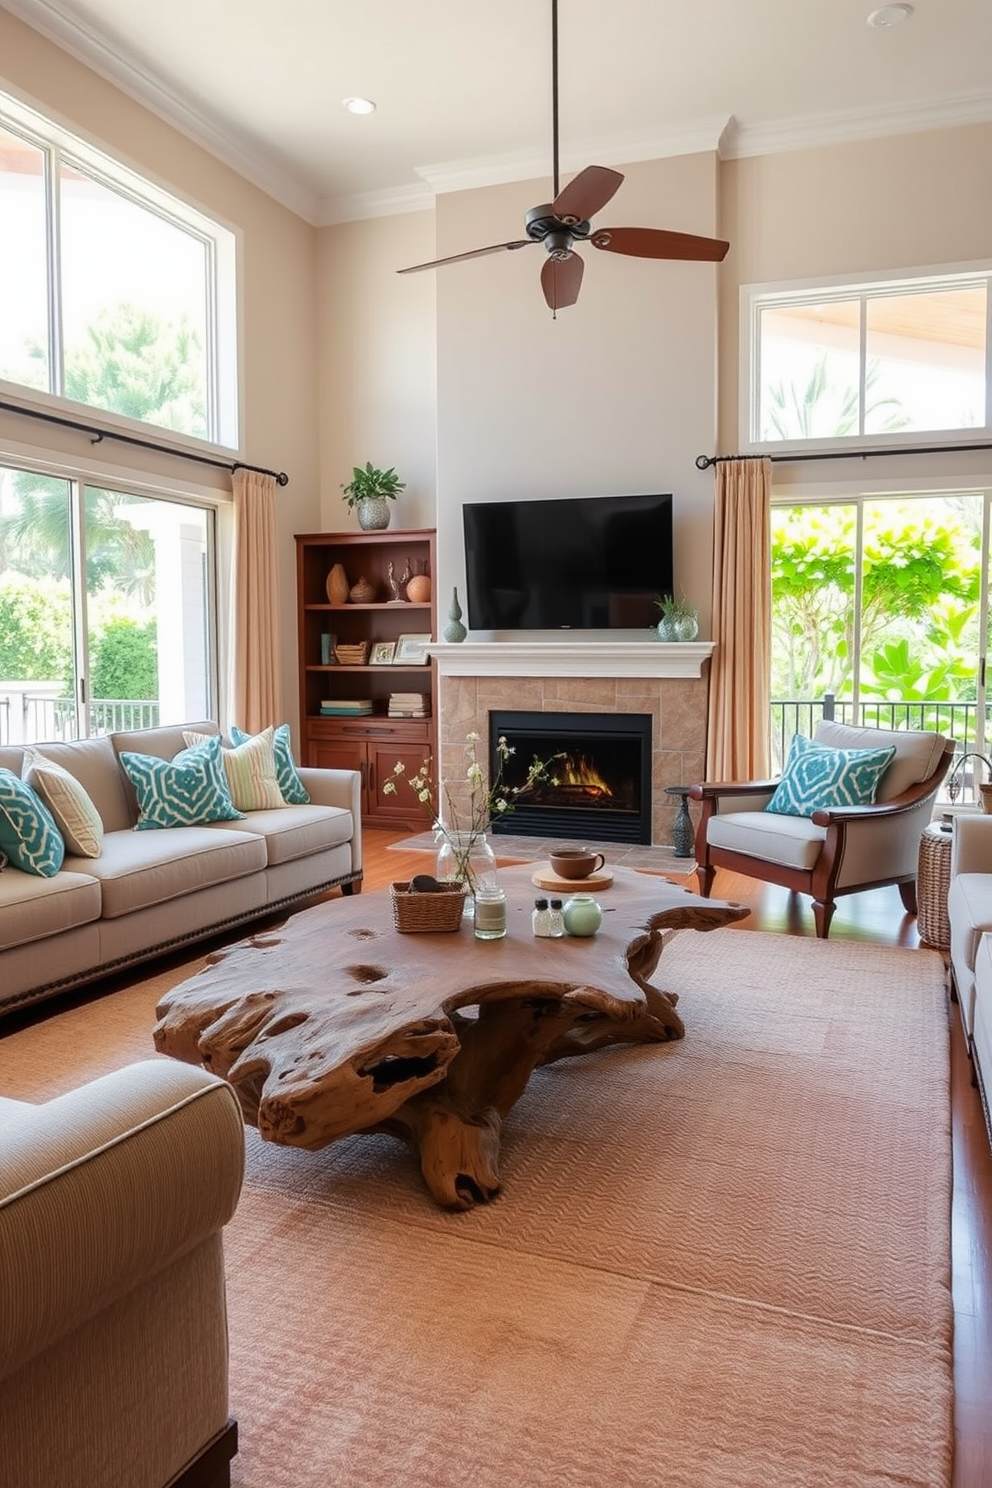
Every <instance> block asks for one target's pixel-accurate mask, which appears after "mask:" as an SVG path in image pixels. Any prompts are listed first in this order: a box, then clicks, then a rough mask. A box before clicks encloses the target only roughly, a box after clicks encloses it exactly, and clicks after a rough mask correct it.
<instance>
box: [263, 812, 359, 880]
mask: <svg viewBox="0 0 992 1488" xmlns="http://www.w3.org/2000/svg"><path fill="white" fill-rule="evenodd" d="M245 826H246V827H249V828H250V829H251V831H252V832H257V833H258V834H259V836H261V837H262V838H263V839H264V841H265V851H266V861H267V862H268V864H269V866H270V867H273V866H274V865H275V864H276V863H289V862H292V861H293V860H294V859H295V858H307V857H309V856H310V854H311V853H316V852H323V851H324V849H325V848H328V847H339V846H340V845H341V843H343V842H350V841H351V839H352V837H353V836H354V835H355V822H354V818H353V817H352V814H351V812H350V811H344V810H342V809H341V807H340V806H284V807H283V808H282V810H280V811H252V812H250V813H249V815H248V817H247V819H246V821H245Z"/></svg>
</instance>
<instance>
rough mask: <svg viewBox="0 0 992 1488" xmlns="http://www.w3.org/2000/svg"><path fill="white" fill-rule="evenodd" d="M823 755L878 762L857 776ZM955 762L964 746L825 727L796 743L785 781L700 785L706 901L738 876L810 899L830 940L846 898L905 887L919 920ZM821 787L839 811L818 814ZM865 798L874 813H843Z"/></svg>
mask: <svg viewBox="0 0 992 1488" xmlns="http://www.w3.org/2000/svg"><path fill="white" fill-rule="evenodd" d="M811 746H813V747H811ZM823 750H830V751H844V752H846V751H857V752H858V754H859V755H862V752H866V751H870V752H871V753H872V754H873V755H877V756H878V758H876V759H873V760H872V761H871V762H870V765H869V762H868V760H867V758H866V757H865V756H864V755H862V758H859V759H857V760H854V761H852V762H851V763H850V769H848V762H847V761H846V760H844V759H843V758H842V757H840V756H838V759H837V760H836V761H835V760H831V759H829V758H828V757H827V756H824V755H822V751H823ZM818 751H819V752H818ZM888 751H892V753H891V754H890V753H888ZM953 753H954V741H953V740H950V739H945V738H944V736H943V735H942V734H936V733H930V732H927V731H925V730H906V731H898V730H892V731H890V730H886V729H876V728H855V727H851V726H849V725H847V724H841V723H834V722H823V723H820V724H819V725H818V726H817V729H816V732H815V734H814V737H813V740H812V741H810V740H799V741H798V744H797V741H793V749H792V750H790V755H789V760H788V761H787V765H786V769H785V771H784V772H783V777H782V779H781V780H779V781H775V780H751V781H745V782H735V783H730V782H707V783H704V784H702V785H694V786H692V788H691V790H690V791H689V795H690V797H691V799H692V800H693V801H699V802H701V803H702V808H703V809H702V815H701V817H700V820H699V825H698V827H697V829H696V877H697V879H698V883H699V892H700V893H701V894H703V895H704V896H706V897H708V896H709V894H710V891H711V890H712V887H713V879H714V876H715V873H716V870H717V868H729V869H731V870H732V871H733V872H735V873H743V874H746V875H747V876H748V877H749V878H758V879H762V880H763V881H764V882H766V883H776V884H781V885H782V886H783V887H784V888H787V889H792V890H794V891H795V892H797V893H800V894H809V895H810V896H811V897H812V900H813V920H814V924H815V927H816V933H817V935H818V936H819V937H820V939H821V940H825V939H826V937H827V935H828V933H829V931H830V921H831V919H832V918H833V914H834V910H835V909H836V907H837V899H838V898H839V897H840V896H841V895H842V894H857V893H859V892H861V891H862V890H864V889H875V888H880V887H881V886H882V885H884V884H897V885H898V887H899V894H900V897H901V899H902V902H903V905H904V906H905V908H906V910H907V912H908V913H909V914H915V913H916V873H917V865H918V861H919V846H920V834H921V832H922V831H923V828H924V827H925V826H926V825H927V823H928V822H929V820H930V817H931V814H932V811H933V802H934V797H935V796H936V794H937V791H938V789H939V787H940V783H941V781H942V780H943V778H944V776H945V775H946V773H947V770H948V768H949V766H950V763H951V757H952V755H953ZM862 767H863V768H862ZM859 770H860V771H861V772H862V775H864V772H865V771H867V776H868V777H870V776H872V775H874V777H875V778H874V780H870V779H869V780H868V785H869V786H870V789H867V790H862V791H859V785H861V786H863V785H864V784H865V779H860V780H859V779H855V778H854V775H853V774H852V773H851V772H854V773H857V772H858V771H859ZM818 788H820V799H825V800H829V801H832V802H834V803H835V804H830V805H818V804H817V790H818ZM773 797H774V798H775V800H774V802H773ZM864 797H867V800H868V801H869V802H870V804H861V805H854V804H836V803H840V802H848V801H851V800H856V799H863V798H864Z"/></svg>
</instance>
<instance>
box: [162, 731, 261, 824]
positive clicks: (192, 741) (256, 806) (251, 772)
mask: <svg viewBox="0 0 992 1488" xmlns="http://www.w3.org/2000/svg"><path fill="white" fill-rule="evenodd" d="M274 733H275V729H271V728H267V729H266V730H265V731H264V733H261V734H256V736H255V737H254V738H252V739H246V740H245V741H244V743H243V744H234V745H232V746H230V747H229V748H225V747H224V744H223V742H222V743H221V759H222V761H223V764H224V773H225V775H226V776H227V784H228V789H229V790H230V792H231V800H232V801H233V802H234V804H235V806H236V807H237V809H238V810H239V811H265V810H270V809H272V808H276V809H278V808H279V807H280V806H285V804H286V802H285V799H284V797H283V794H282V791H281V790H280V789H279V781H278V780H277V779H276V756H275V749H274V747H273V735H274ZM183 738H184V739H185V740H186V743H187V744H188V745H190V746H193V747H195V746H196V745H198V744H205V743H207V742H208V740H209V739H210V735H209V734H198V733H197V732H196V731H195V730H193V729H184V730H183Z"/></svg>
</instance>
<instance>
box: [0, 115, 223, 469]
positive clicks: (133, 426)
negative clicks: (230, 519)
mask: <svg viewBox="0 0 992 1488" xmlns="http://www.w3.org/2000/svg"><path fill="white" fill-rule="evenodd" d="M0 128H3V129H5V130H7V131H9V132H10V133H11V134H14V135H16V136H18V137H19V138H20V139H22V140H23V141H24V142H25V143H26V144H28V145H30V146H31V147H32V148H34V149H37V150H40V151H41V152H42V155H43V157H44V169H45V182H44V187H45V193H44V194H45V203H46V242H47V305H48V325H47V336H48V353H49V369H50V370H49V380H50V383H51V384H53V385H54V386H55V387H57V388H62V387H63V386H64V367H63V347H62V331H61V325H62V318H61V282H60V250H59V230H60V223H59V199H58V198H59V191H58V177H59V165H60V163H64V164H66V165H67V166H69V167H70V168H72V169H74V170H77V171H80V172H82V173H83V174H84V175H85V176H86V177H88V178H90V179H92V180H94V181H95V182H97V183H98V184H99V185H101V186H104V187H106V188H107V189H108V190H110V191H113V192H115V193H116V194H117V195H119V196H122V197H124V198H125V199H126V200H128V201H130V202H131V203H132V204H133V205H135V206H138V207H139V208H141V209H143V210H145V211H148V212H151V213H152V214H154V215H155V216H157V217H159V218H161V219H162V220H163V221H165V222H167V223H169V224H170V225H171V226H173V227H175V228H177V229H179V230H180V231H182V232H185V233H187V234H190V235H191V236H193V237H194V238H196V239H198V240H199V242H201V243H202V244H203V245H204V247H205V249H206V257H205V283H204V301H205V305H206V346H205V348H204V351H205V356H206V372H207V376H206V388H205V403H206V415H207V427H208V435H207V437H205V438H203V437H198V436H196V435H193V434H186V433H183V432H181V431H179V430H174V429H169V428H166V427H165V426H164V425H161V424H154V423H151V422H149V421H146V420H140V419H134V418H129V417H127V416H126V415H124V414H119V413H115V412H112V411H111V410H108V409H105V408H99V407H96V406H94V405H92V404H88V403H79V402H76V401H75V400H74V399H71V398H67V397H66V396H65V395H64V393H63V392H52V391H50V390H47V391H46V390H43V389H40V388H32V387H28V386H27V385H25V384H24V383H16V382H7V381H4V380H2V379H0V396H2V397H3V399H4V400H5V401H7V402H10V403H12V404H14V405H16V406H18V407H24V408H28V409H32V408H33V409H37V410H38V411H39V412H42V413H45V412H47V413H50V414H53V415H64V416H70V417H71V416H74V417H76V418H77V419H78V420H79V421H81V422H85V423H87V424H96V425H104V426H106V427H107V429H108V430H112V429H120V430H122V431H126V432H127V433H129V434H131V435H134V436H141V435H144V437H145V438H154V439H155V440H156V441H157V442H160V443H166V444H168V445H169V446H175V447H177V448H179V449H188V450H192V451H201V452H208V451H209V452H217V453H219V454H222V455H225V456H231V455H234V456H238V455H240V454H242V453H243V451H242V448H241V434H240V431H241V428H242V425H243V421H242V416H241V415H242V393H241V378H240V351H239V346H240V340H241V337H240V316H239V304H240V297H239V294H238V269H239V264H240V259H241V251H242V248H241V234H240V232H239V231H238V230H237V229H235V228H233V227H231V226H230V225H228V224H227V223H224V222H221V221H220V220H219V219H217V218H216V217H213V216H208V215H207V213H205V212H204V211H202V210H201V209H200V208H198V207H196V206H194V205H193V204H192V203H191V202H189V201H185V200H183V199H182V198H180V197H178V196H177V195H176V194H175V192H174V191H171V190H169V189H167V188H165V187H164V186H161V185H159V184H158V183H157V182H156V181H153V180H151V179H150V178H149V177H148V176H147V175H145V174H143V173H141V172H139V171H138V170H136V169H134V168H133V167H131V166H129V165H127V164H125V163H124V162H123V161H122V160H120V159H119V158H116V157H114V156H112V155H110V154H108V153H107V152H106V151H105V150H103V149H100V148H98V147H97V146H95V145H93V144H91V143H90V142H89V141H87V140H85V139H83V138H82V137H81V136H80V135H78V134H76V133H74V132H72V131H70V130H68V129H66V128H65V127H64V126H63V125H61V124H60V123H58V122H57V121H56V120H54V119H52V118H50V117H48V116H46V115H44V114H42V113H40V112H39V111H38V110H37V109H35V108H32V107H31V106H30V105H29V104H27V103H25V102H23V101H22V100H21V99H19V98H18V97H17V96H16V95H15V94H13V93H11V92H10V91H9V90H8V89H7V88H6V87H4V88H2V89H0Z"/></svg>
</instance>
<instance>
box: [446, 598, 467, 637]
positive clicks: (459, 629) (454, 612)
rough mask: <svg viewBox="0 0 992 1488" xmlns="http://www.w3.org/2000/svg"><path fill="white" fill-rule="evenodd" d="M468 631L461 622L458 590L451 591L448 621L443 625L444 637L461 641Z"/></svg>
mask: <svg viewBox="0 0 992 1488" xmlns="http://www.w3.org/2000/svg"><path fill="white" fill-rule="evenodd" d="M467 635H468V631H467V630H466V629H465V627H464V625H463V624H462V607H461V605H460V604H459V603H458V590H457V589H453V590H452V591H451V609H450V610H449V611H448V623H447V625H446V626H445V627H444V639H445V640H446V641H452V642H457V641H463V640H464V639H465V637H466V636H467Z"/></svg>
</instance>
